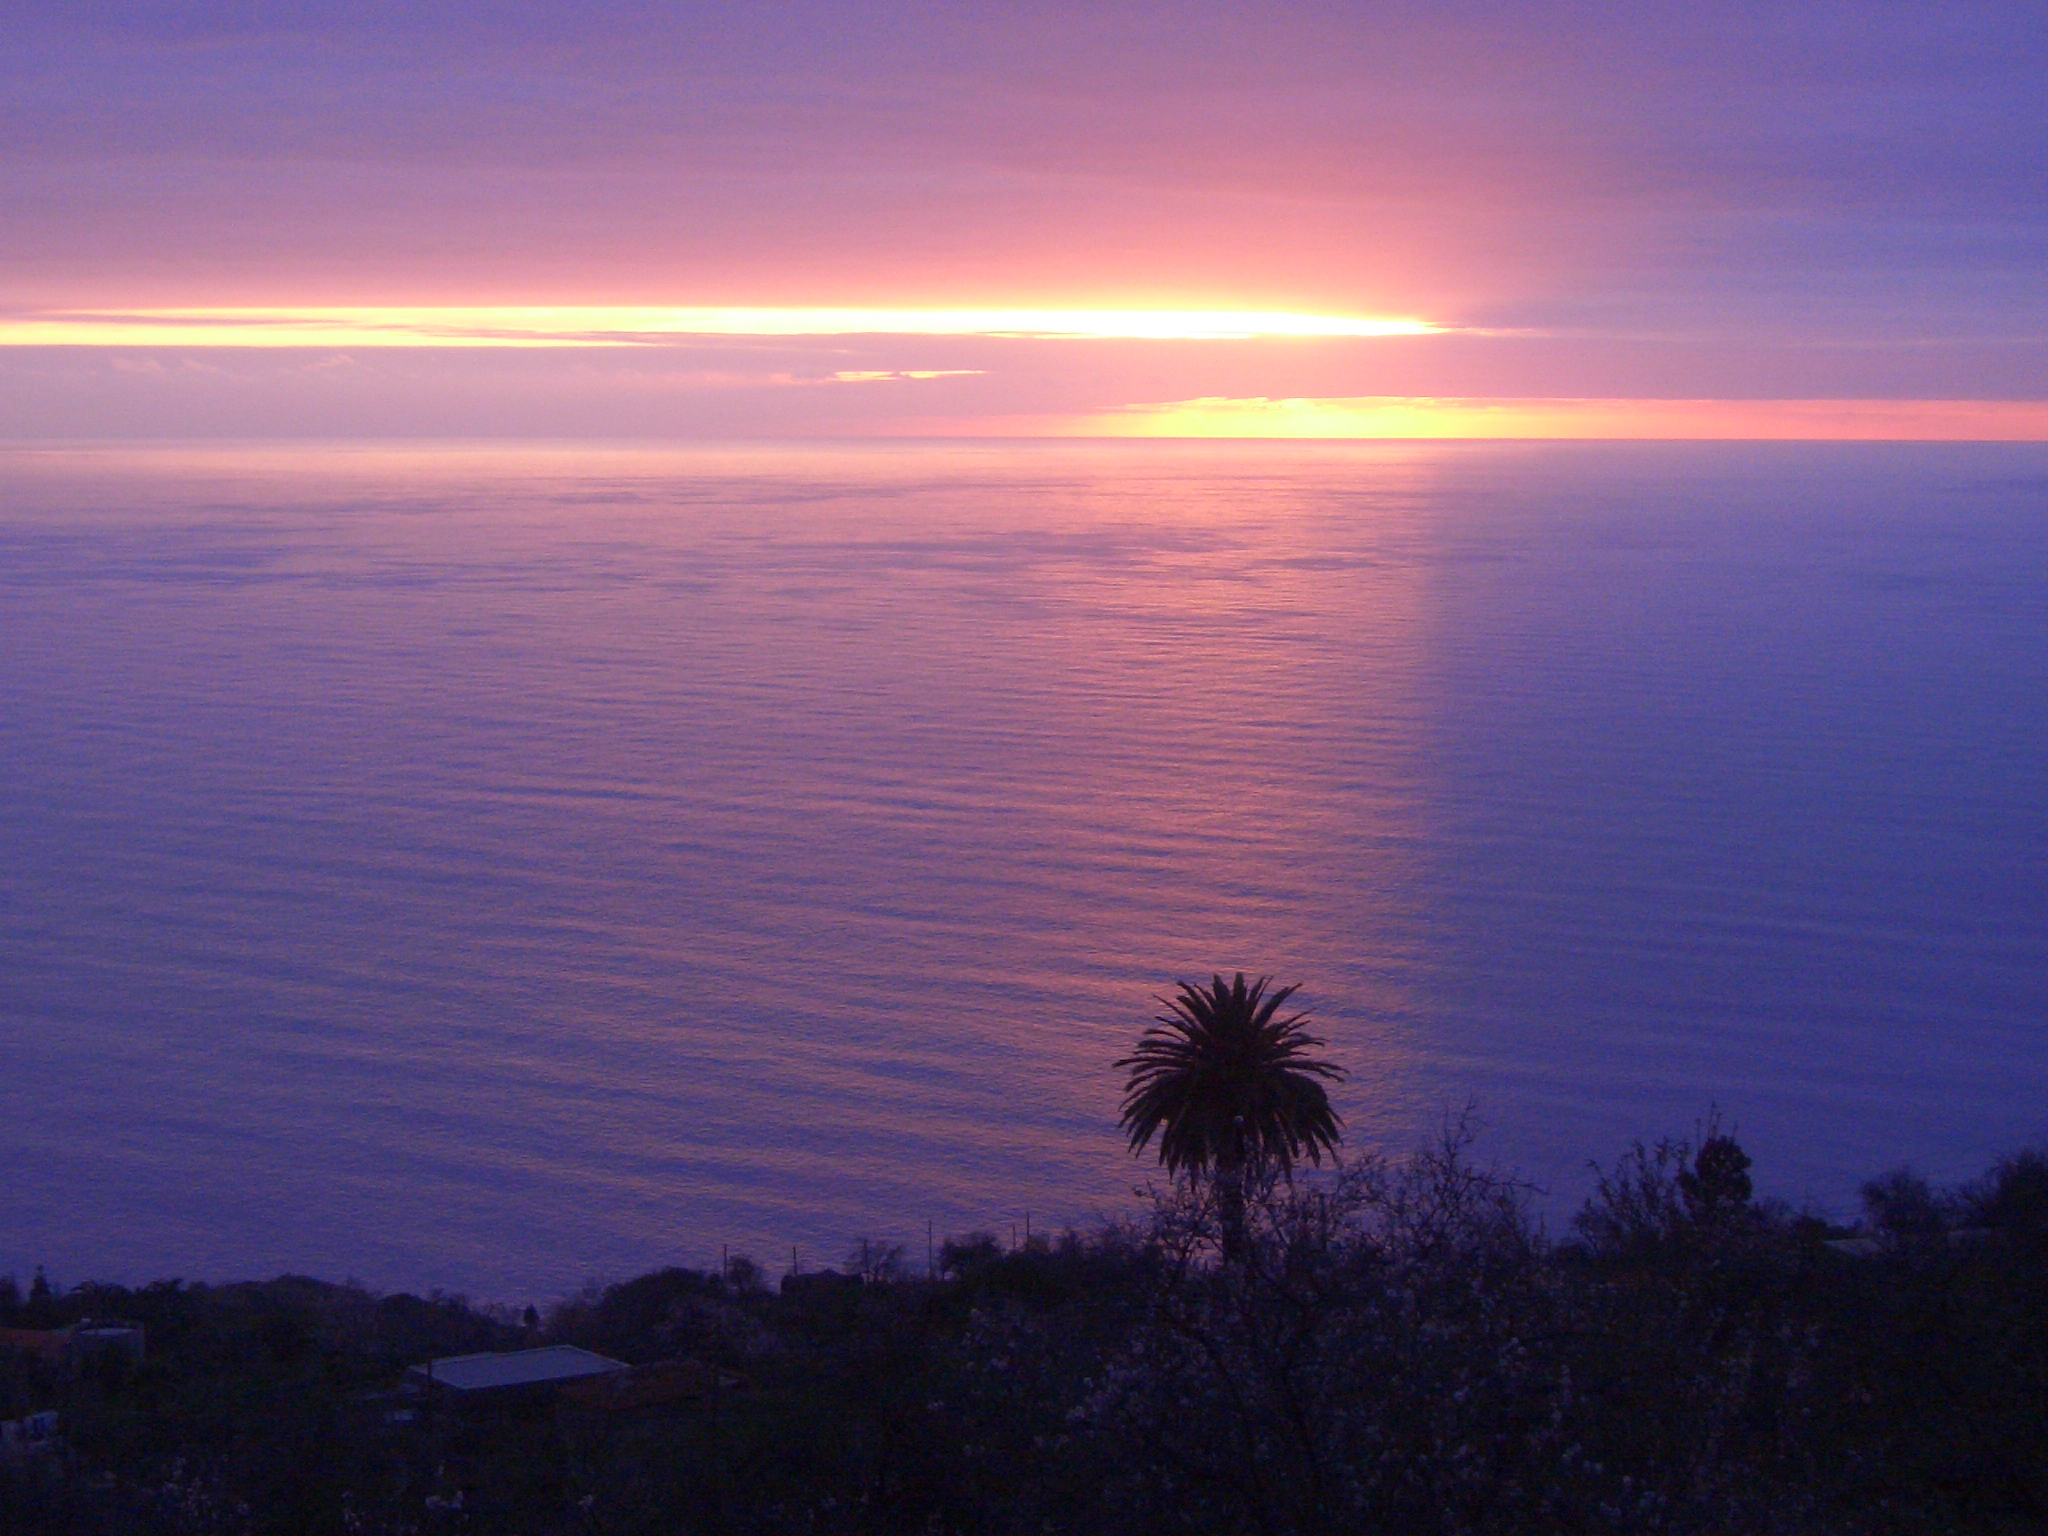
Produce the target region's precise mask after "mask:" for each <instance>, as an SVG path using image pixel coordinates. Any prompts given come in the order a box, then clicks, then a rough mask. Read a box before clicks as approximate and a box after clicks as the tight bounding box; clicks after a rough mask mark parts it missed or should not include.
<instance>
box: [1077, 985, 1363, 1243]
mask: <svg viewBox="0 0 2048 1536" xmlns="http://www.w3.org/2000/svg"><path fill="white" fill-rule="evenodd" d="M1210 979H1211V982H1212V985H1211V986H1210V987H1209V989H1208V990H1206V991H1204V990H1203V989H1202V988H1200V987H1197V986H1194V985H1193V984H1192V983H1189V982H1185V981H1184V982H1182V983H1181V984H1180V996H1179V997H1176V998H1161V999H1160V1001H1161V1002H1162V1003H1164V1004H1165V1005H1166V1007H1167V1009H1168V1010H1169V1011H1168V1012H1166V1013H1163V1014H1161V1015H1159V1019H1158V1023H1157V1025H1156V1026H1155V1027H1154V1028H1152V1029H1148V1030H1146V1031H1145V1033H1144V1034H1143V1035H1142V1036H1141V1037H1140V1038H1139V1040H1138V1046H1137V1049H1136V1050H1135V1051H1133V1052H1132V1053H1131V1054H1130V1055H1128V1056H1126V1057H1124V1058H1123V1059H1122V1060H1120V1061H1118V1062H1117V1065H1118V1066H1120V1067H1129V1068H1130V1077H1129V1079H1128V1080H1127V1081H1126V1083H1125V1084H1124V1106H1123V1116H1122V1124H1123V1127H1124V1129H1125V1131H1126V1132H1127V1133H1128V1134H1129V1136H1130V1139H1131V1150H1132V1151H1133V1152H1139V1151H1142V1150H1143V1149H1144V1148H1145V1146H1146V1145H1147V1144H1148V1143H1149V1142H1150V1141H1151V1140H1152V1138H1153V1136H1155V1135H1157V1136H1158V1137H1159V1161H1160V1162H1161V1163H1163V1164H1165V1165H1166V1170H1167V1172H1169V1173H1180V1172H1182V1171H1183V1170H1185V1171H1186V1172H1187V1173H1189V1174H1190V1175H1192V1176H1193V1177H1194V1178H1196V1179H1207V1180H1209V1181H1210V1183H1211V1185H1212V1187H1213V1188H1214V1190H1215V1193H1216V1196H1217V1201H1218V1205H1219V1207H1220V1214H1221V1218H1222V1226H1223V1246H1224V1252H1225V1255H1226V1257H1227V1256H1230V1255H1231V1254H1233V1253H1234V1252H1238V1251H1242V1248H1243V1239H1244V1188H1245V1181H1246V1179H1247V1178H1248V1177H1250V1176H1252V1175H1254V1174H1257V1173H1263V1172H1266V1171H1268V1170H1277V1171H1278V1172H1280V1173H1281V1174H1283V1175H1289V1176H1291V1175H1292V1173H1293V1170H1294V1164H1295V1162H1296V1160H1297V1159H1299V1158H1303V1157H1305V1158H1307V1159H1308V1160H1309V1161H1310V1162H1311V1163H1318V1164H1319V1163H1321V1162H1322V1160H1323V1153H1325V1152H1334V1151H1335V1150H1336V1146H1337V1143H1338V1142H1339V1141H1340V1140H1342V1139H1343V1135H1344V1122H1343V1121H1342V1120H1340V1119H1339V1118H1338V1116H1337V1112H1336V1111H1335V1110H1334V1109H1332V1108H1331V1107H1330V1096H1329V1094H1328V1093H1327V1092H1325V1091H1324V1088H1323V1082H1324V1081H1336V1080H1338V1079H1341V1078H1342V1077H1343V1076H1344V1070H1343V1068H1341V1067H1338V1066H1335V1065H1333V1064H1332V1063H1330V1062H1327V1061H1318V1060H1316V1059H1314V1058H1313V1057H1312V1056H1311V1055H1310V1053H1311V1052H1312V1051H1313V1050H1314V1049H1315V1048H1317V1047H1319V1046H1320V1045H1322V1043H1323V1042H1322V1041H1321V1040H1319V1039H1318V1038H1316V1037H1315V1036H1314V1035H1311V1034H1310V1033H1309V1032H1308V1030H1307V1028H1306V1027H1305V1026H1306V1023H1307V1019H1308V1014H1307V1013H1306V1012H1303V1013H1296V1014H1290V1015H1289V1016H1288V1017H1286V1018H1280V1017H1278V1014H1279V1012H1280V1008H1281V1005H1282V1004H1284V1003H1285V1002H1286V1001H1287V999H1288V998H1290V997H1292V996H1293V995H1294V994H1295V993H1296V992H1298V991H1299V990H1300V985H1299V984H1298V983H1297V984H1296V985H1295V986H1291V987H1282V988H1280V989H1279V990H1278V991H1277V992H1271V993H1269V992H1267V990H1266V987H1267V984H1268V983H1269V982H1271V981H1272V979H1273V978H1272V977H1270V976H1261V977H1260V978H1259V979H1258V980H1257V981H1255V982H1253V983H1252V984H1251V985H1250V986H1246V985H1245V979H1244V972H1242V971H1240V972H1238V973H1237V979H1236V981H1234V982H1229V983H1226V982H1225V981H1224V979H1223V978H1222V977H1221V976H1214V977H1211V978H1210Z"/></svg>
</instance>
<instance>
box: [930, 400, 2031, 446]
mask: <svg viewBox="0 0 2048 1536" xmlns="http://www.w3.org/2000/svg"><path fill="white" fill-rule="evenodd" d="M1010 425H1011V426H1012V427H1013V428H1018V427H1022V428H1025V429H1026V432H1027V435H1032V436H1072V437H1148V438H1221V439H1276V440H1284V439H1299V440H1315V439H1322V440H1329V441H1346V440H1352V441H1356V440H1368V439H1400V438H1449V439H1475V440H1476V439H1512V438H1522V439H1545V438H1548V439H1566V438H1574V439H1587V440H1597V439H1606V440H1639V441H1640V440H1681V439H1690V440H1696V441H1716V440H1721V441H1725V440H1743V441H1782V442H1875V441H1890V442H2048V400H1871V399H1846V400H1844V399H1833V400H1829V399H1779V400H1730V399H1693V400H1678V399H1626V398H1617V399H1575V398H1566V397H1557V398H1540V397H1525V398H1476V397H1466V398H1432V397H1426V396H1394V395H1380V396H1356V397H1349V398H1339V399H1299V398H1298V399H1279V400H1275V399H1266V398H1263V397H1257V398H1250V399H1232V398H1225V397H1209V398H1204V399H1197V400H1175V401H1164V402H1160V403H1157V404H1144V405H1128V406H1123V407H1119V408H1117V409H1114V410H1108V411H1101V412H1096V413H1092V414H1089V415H1085V416H1077V417H1065V418H1041V419H1038V420H1036V421H1033V422H1030V423H1028V424H1027V423H1024V422H1014V423H1011V424H1010ZM988 428H989V424H988V423H981V424H974V425H971V426H970V427H969V428H967V429H966V430H969V431H970V432H971V431H973V430H988Z"/></svg>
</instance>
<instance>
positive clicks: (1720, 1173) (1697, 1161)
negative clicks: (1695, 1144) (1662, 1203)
mask: <svg viewBox="0 0 2048 1536" xmlns="http://www.w3.org/2000/svg"><path fill="white" fill-rule="evenodd" d="M1749 1167H1750V1163H1749V1154H1748V1153H1747V1152H1745V1151H1743V1150H1742V1147H1741V1144H1740V1143H1738V1142H1737V1141H1736V1139H1735V1138H1734V1137H1733V1136H1729V1135H1727V1134H1725V1133H1721V1132H1716V1133H1715V1134H1713V1135H1710V1136H1708V1137H1707V1139H1706V1140H1705V1141H1703V1142H1701V1143H1700V1149H1699V1151H1698V1152H1696V1153H1695V1154H1693V1160H1692V1166H1691V1167H1690V1168H1683V1169H1680V1170H1679V1174H1678V1193H1679V1194H1680V1196H1682V1197H1683V1198H1684V1200H1685V1209H1686V1212H1687V1214H1688V1215H1690V1216H1691V1217H1692V1219H1693V1220H1694V1221H1698V1222H1716V1221H1724V1220H1726V1219H1727V1218H1728V1217H1730V1216H1732V1215H1734V1214H1735V1213H1736V1212H1737V1211H1740V1210H1744V1209H1746V1208H1747V1207H1748V1205H1749V1197H1750V1194H1751V1192H1752V1186H1751V1184H1750V1181H1749Z"/></svg>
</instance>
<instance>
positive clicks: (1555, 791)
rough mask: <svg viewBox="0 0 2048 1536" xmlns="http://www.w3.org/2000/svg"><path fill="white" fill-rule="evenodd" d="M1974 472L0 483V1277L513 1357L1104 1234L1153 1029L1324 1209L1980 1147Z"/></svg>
mask: <svg viewBox="0 0 2048 1536" xmlns="http://www.w3.org/2000/svg"><path fill="white" fill-rule="evenodd" d="M2044 699H2048V451H2043V450H2042V449H2039V448H1978V447H1970V448H1955V447H1940V448H1904V447H1889V446H1887V447H1769V448H1761V447H1737V446H1699V447H1682V448H1680V447H1671V446H1586V447H1567V446H1526V445H1525V446H1514V445H1487V446H1481V445H1453V446H1441V447H1437V446H1405V445H1394V446H1375V447H1363V446H1359V447H1354V446H1343V447H1336V446H1331V447H1245V446H1232V445H1200V446H1167V445H1138V446H1111V445H1097V446H1062V445H1040V446H989V445H971V444H968V445H951V446H932V445H890V446H878V447H864V448H816V447H810V448H801V449H787V450H782V449H775V450H771V449H765V448H764V449H747V450H730V451H727V450H712V449H679V450H674V451H652V450H626V449H621V450H597V449H567V448H560V449H557V448H541V447H509V448H508V447H490V448H474V447H468V448H405V449H381V448H380V449H371V448H360V449H341V448H275V447H269V448H250V449H243V448H201V449H195V448H186V449H164V450H150V451H142V450H133V449H58V448H45V449H34V448H17V449H12V450H7V451H5V452H4V453H0V1040H4V1046H5V1051H4V1063H0V1156H4V1159H5V1163H6V1168H7V1177H6V1179H5V1181H4V1183H0V1273H4V1272H5V1271H6V1270H8V1269H14V1270H16V1271H17V1272H20V1273H23V1274H26V1272H27V1270H28V1269H29V1268H30V1267H31V1266H33V1265H35V1264H37V1263H44V1264H47V1265H48V1266H49V1267H50V1269H51V1272H52V1273H53V1274H54V1275H55V1276H56V1277H57V1279H58V1280H59V1281H60V1282H67V1283H68V1282H70V1281H75V1280H78V1279H82V1278H88V1277H100V1278H114V1279H124V1280H136V1279H141V1278H148V1277H152V1276H159V1275H168V1274H183V1275H186V1276H205V1277H213V1278H225V1277H237V1276H244V1275H258V1274H266V1273H273V1272H277V1271H280V1270H305V1271H312V1272H316V1273H320V1274H324V1275H329V1276H333V1277H337V1278H338V1277H341V1276H345V1275H356V1276H360V1277H362V1278H364V1279H366V1280H368V1281H369V1282H371V1283H372V1284H377V1285H384V1286H398V1285H404V1286H411V1287H424V1286H433V1285H439V1286H446V1287H449V1288H464V1289H468V1290H471V1291H473V1292H476V1293H478V1294H481V1295H485V1296H491V1297H497V1298H500V1299H505V1300H513V1301H519V1300H524V1299H526V1298H528V1297H535V1298H541V1299H545V1298H546V1297H548V1296H550V1295H553V1294H556V1293H559V1292H560V1291H562V1290H563V1289H565V1288H568V1287H570V1286H573V1285H575V1284H577V1283H579V1282H580V1281H582V1280H583V1279H585V1278H588V1277H592V1276H621V1275H625V1274H630V1273H636V1272H638V1271H640V1270H642V1269H644V1268H648V1267H651V1266H654V1265H657V1264H661V1263H670V1262H683V1263H693V1264H699V1265H702V1264H706V1263H716V1262H717V1259H718V1255H719V1252H720V1248H721V1245H722V1244H730V1245H731V1247H732V1248H733V1250H734V1251H741V1250H748V1251H751V1252H752V1253H753V1254H754V1255H755V1256H756V1257H758V1258H759V1259H760V1260H761V1261H762V1262H763V1263H764V1264H765V1265H766V1266H767V1267H769V1268H770V1269H771V1271H772V1270H774V1269H776V1268H779V1267H781V1266H782V1265H783V1264H786V1262H787V1260H788V1255H789V1251H790V1247H791V1245H792V1244H796V1245H798V1246H799V1248H800V1249H801V1251H802V1255H803V1257H804V1261H805V1263H806V1264H807V1265H808V1264H816V1263H830V1262H834V1261H837V1260H838V1259H839V1258H840V1257H841V1256H842V1255H843V1253H844V1252H845V1250H846V1247H847V1245H848V1243H849V1242H850V1241H851V1240H853V1239H855V1238H857V1237H860V1236H862V1235H869V1236H873V1237H877V1238H881V1239H885V1240H888V1239H893V1240H896V1241H901V1242H904V1243H906V1244H907V1245H909V1246H910V1247H911V1249H912V1251H913V1253H914V1254H916V1255H917V1256H918V1257H919V1258H920V1259H921V1257H922V1253H923V1244H924V1234H925V1231H926V1223H927V1221H929V1222H931V1223H933V1224H934V1225H935V1227H936V1230H937V1231H938V1232H939V1233H941V1234H944V1233H947V1232H960V1231H965V1230H967V1229H969V1228H971V1227H976V1226H983V1227H989V1228H993V1229H995V1230H997V1231H999V1232H1001V1233H1003V1234H1004V1235H1005V1236H1006V1237H1007V1235H1008V1233H1009V1231H1010V1228H1011V1225H1012V1223H1021V1222H1022V1221H1023V1220H1024V1218H1025V1213H1026V1212H1027V1211H1029V1212H1030V1213H1031V1220H1032V1222H1033V1224H1034V1226H1036V1227H1040V1228H1042V1227H1045V1226H1050V1225H1052V1224H1054V1223H1057V1222H1062V1221H1067V1220H1075V1221H1085V1220H1088V1219H1089V1218H1091V1217H1092V1216H1094V1215H1096V1214H1098V1213H1106V1212H1114V1211H1118V1210H1123V1209H1127V1208H1128V1207H1129V1206H1130V1205H1131V1204H1132V1199H1131V1188H1132V1186H1133V1185H1134V1184H1135V1183H1137V1182H1138V1181H1139V1180H1140V1179H1141V1178H1143V1177H1144V1168H1143V1166H1142V1165H1141V1164H1139V1163H1137V1162H1135V1161H1134V1160H1133V1159H1131V1158H1130V1157H1129V1156H1128V1154H1127V1153H1126V1152H1125V1150H1124V1149H1123V1146H1122V1143H1121V1141H1120V1139H1119V1137H1118V1135H1117V1133H1116V1130H1115V1115H1116V1106H1117V1100H1118V1092H1119V1086H1120V1084H1119V1074H1118V1073H1117V1072H1116V1071H1115V1070H1114V1068H1113V1066H1112V1062H1113V1061H1114V1059H1115V1058H1116V1057H1117V1056H1118V1055H1119V1054H1120V1053H1121V1052H1122V1051H1123V1050H1124V1049H1125V1048H1126V1047H1127V1046H1128V1045H1129V1044H1130V1042H1131V1041H1132V1039H1133V1038H1134V1037H1135V1035H1136V1034H1137V1032H1138V1030H1139V1029H1140V1028H1141V1027H1143V1025H1144V1024H1145V1023H1146V1022H1147V1020H1148V1018H1149V1016H1150V1015H1151V1014H1152V1013H1153V1012H1154V1011H1155V1007H1154V1005H1153V1002H1152V998H1153V995H1154V994H1156V993H1159V992H1162V991H1165V990H1168V989H1169V988H1170V986H1171V984H1172V983H1173V982H1174V980H1175V979H1176V978H1178V977H1194V976H1202V975H1206V974H1207V973H1209V972H1210V971H1212V970H1215V969H1218V968H1223V969H1226V970H1227V969H1235V968H1240V967H1242V968H1245V969H1247V970H1253V971H1267V970H1270V971H1274V972H1277V973H1279V975H1280V976H1282V977H1283V978H1285V979H1287V980H1303V981H1305V982H1306V983H1307V989H1306V996H1307V998H1308V999H1309V1000H1310V1001H1311V1002H1312V1004H1313V1006H1314V1008H1315V1010H1316V1012H1317V1014H1318V1016H1319V1018H1320V1019H1321V1021H1322V1024H1323V1027H1324V1032H1325V1033H1326V1035H1327V1036H1328V1039H1329V1041H1330V1045H1331V1049H1332V1051H1333V1053H1334V1054H1335V1055H1336V1057H1337V1058H1339V1059H1340V1060H1341V1061H1343V1062H1344V1063H1346V1064H1347V1065H1348V1066H1349V1067H1350V1068H1351V1071H1352V1074H1353V1075H1352V1077H1351V1080H1350V1082H1349V1083H1348V1085H1347V1086H1346V1087H1345V1089H1344V1090H1343V1092H1342V1094H1341V1096H1340V1104H1341V1108H1342V1110H1343V1112H1344V1114H1345V1117H1346V1120H1347V1122H1348V1125H1349V1128H1350V1138H1351V1141H1352V1143H1353V1144H1354V1145H1361V1146H1385V1147H1390V1148H1393V1149H1395V1150H1400V1149H1404V1148H1406V1147H1408V1146H1409V1145H1411V1144H1412V1143H1414V1142H1415V1141H1416V1140H1417V1139H1418V1138H1419V1137H1420V1136H1422V1135H1424V1134H1425V1133H1427V1132H1428V1131H1429V1130H1430V1129H1431V1128H1432V1127H1433V1126H1436V1125H1437V1124H1439V1123H1440V1121H1441V1119H1442V1117H1443V1116H1444V1114H1445V1113H1446V1112H1447V1111H1448V1110H1455V1109H1456V1108H1457V1107H1458V1106H1460V1105H1462V1104H1464V1103H1465V1102H1466V1101H1467V1100H1470V1101H1472V1102H1473V1103H1475V1104H1476V1106H1477V1108H1478V1112H1479V1118H1480V1119H1481V1120H1482V1121H1483V1122H1484V1124H1485V1125H1486V1127H1487V1130H1486V1133H1485V1137H1484V1140H1483V1143H1482V1146H1483V1148H1484V1150H1485V1151H1486V1152H1487V1153H1488V1154H1489V1155H1492V1156H1497V1157H1499V1158H1500V1159H1501V1160H1503V1161H1504V1162H1507V1163H1511V1164H1514V1165H1516V1166H1518V1167H1519V1168H1521V1169H1522V1170H1523V1171H1524V1172H1526V1173H1527V1174H1528V1175H1529V1176H1530V1177H1532V1178H1534V1179H1536V1180H1537V1181H1538V1182H1540V1183H1542V1184H1544V1185H1546V1186H1549V1187H1550V1188H1551V1190H1552V1191H1553V1194H1552V1197H1551V1209H1552V1211H1553V1216H1555V1215H1556V1214H1558V1213H1564V1212H1568V1210H1569V1208H1570V1204H1571V1202H1572V1201H1573V1200H1574V1199H1575V1198H1576V1197H1577V1195H1579V1194H1581V1193H1582V1192H1583V1190H1584V1187H1585V1183H1586V1178H1585V1164H1586V1161H1587V1159H1589V1158H1594V1157H1598V1158H1603V1159H1611V1158H1612V1157H1613V1156H1614V1155H1615V1154H1616V1153H1617V1152H1619V1151H1620V1150H1621V1149H1622V1147H1623V1146H1624V1144H1625V1143H1626V1142H1627V1140H1628V1139H1629V1138H1631V1137H1634V1136H1638V1135H1642V1136H1655V1135H1658V1134H1663V1133H1670V1132H1681V1133H1682V1132H1685V1131H1688V1130H1690V1129H1691V1128H1692V1126H1693V1124H1694V1122H1695V1121H1696V1120H1697V1119H1698V1118H1699V1117H1700V1116H1701V1115H1702V1114H1704V1113H1705V1112H1706V1111H1707V1109H1708V1107H1709V1105H1710V1104H1718V1105H1719V1106H1720V1109H1721V1111H1722V1113H1723V1115H1724V1116H1725V1117H1727V1118H1728V1119H1730V1120H1732V1121H1734V1122H1735V1123H1736V1125H1737V1126H1738V1128H1739V1132H1740V1135H1741V1137H1742V1139H1743V1141H1744V1142H1745V1144H1747V1145H1748V1146H1749V1148H1750V1149H1751V1151H1752V1152H1753V1154H1754V1155H1755V1157H1756V1160H1757V1173H1758V1177H1759V1182H1760V1185H1761V1186H1762V1188H1763V1189H1764V1190H1765V1191H1766V1192H1769V1193H1773V1194H1777V1195H1780V1196H1783V1197H1785V1198H1787V1199H1790V1200H1793V1201H1802V1200H1813V1201H1817V1202H1820V1203H1822V1204H1824V1205H1828V1206H1830V1207H1832V1208H1834V1209H1835V1210H1837V1211H1847V1210H1849V1209H1851V1208H1852V1206H1853V1199H1854V1189H1855V1187H1856V1184H1857V1182H1858V1181H1860V1180H1861V1179H1862V1178H1864V1177H1867V1176H1869V1175H1870V1174H1872V1173H1875V1172H1877V1171H1880V1170H1882V1169H1884V1168H1887V1167H1889V1166H1892V1165H1895V1164H1897V1163H1899V1162H1902V1161H1912V1162H1914V1163H1917V1164H1918V1165H1919V1166H1920V1167H1921V1168H1922V1169H1923V1170H1925V1171H1926V1172H1928V1173H1929V1174H1931V1175H1933V1176H1935V1177H1938V1178H1956V1177H1962V1176H1966V1175H1968V1174H1971V1173H1974V1172H1976V1171H1977V1170H1978V1169H1980V1168H1981V1166H1982V1165H1983V1163H1984V1162H1985V1160H1986V1159H1987V1158H1988V1157H1989V1156H1990V1155H1991V1154H1993V1153H1994V1152H1996V1151H1998V1150H2000V1149H2003V1148H2007V1147H2010V1146H2013V1145H2016V1144H2019V1143H2023V1142H2026V1141H2030V1140H2037V1139H2039V1138H2041V1137H2043V1136H2044V1134H2048V1029H2044V1026H2048V874H2044V871H2048V763H2044V744H2048V705H2044Z"/></svg>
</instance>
